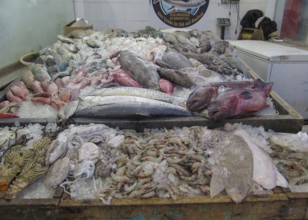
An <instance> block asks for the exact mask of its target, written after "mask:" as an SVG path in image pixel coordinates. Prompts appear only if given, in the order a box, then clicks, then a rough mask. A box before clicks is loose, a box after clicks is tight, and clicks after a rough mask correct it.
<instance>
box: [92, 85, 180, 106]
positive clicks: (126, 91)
mask: <svg viewBox="0 0 308 220" xmlns="http://www.w3.org/2000/svg"><path fill="white" fill-rule="evenodd" d="M116 95H125V96H138V97H143V98H148V99H154V100H157V101H163V102H168V103H172V104H175V105H180V106H185V101H186V99H185V98H182V97H178V96H173V95H169V94H167V93H164V92H160V91H156V90H152V89H145V88H135V87H114V88H101V89H97V90H95V91H94V92H93V93H90V94H88V96H116Z"/></svg>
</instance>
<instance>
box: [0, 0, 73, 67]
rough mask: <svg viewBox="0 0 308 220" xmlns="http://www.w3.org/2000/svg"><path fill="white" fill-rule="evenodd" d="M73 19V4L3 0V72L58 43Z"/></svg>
mask: <svg viewBox="0 0 308 220" xmlns="http://www.w3.org/2000/svg"><path fill="white" fill-rule="evenodd" d="M72 19H74V6H73V0H44V1H41V0H14V1H12V0H0V68H2V67H5V66H8V65H10V64H12V63H15V62H17V61H18V60H19V58H20V56H22V55H23V54H24V53H27V52H30V51H37V50H40V49H42V48H44V47H46V46H48V45H51V44H52V43H54V42H55V41H56V39H57V35H58V34H59V33H62V32H63V27H64V25H65V24H66V23H67V22H69V21H71V20H72Z"/></svg>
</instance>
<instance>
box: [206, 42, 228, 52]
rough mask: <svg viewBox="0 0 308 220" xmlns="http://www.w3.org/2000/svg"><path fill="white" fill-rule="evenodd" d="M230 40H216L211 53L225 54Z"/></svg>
mask: <svg viewBox="0 0 308 220" xmlns="http://www.w3.org/2000/svg"><path fill="white" fill-rule="evenodd" d="M228 46H229V42H228V41H225V40H220V41H216V42H215V43H214V45H213V46H212V48H211V50H210V51H209V53H212V54H214V55H216V56H220V55H221V54H224V53H225V51H226V48H228Z"/></svg>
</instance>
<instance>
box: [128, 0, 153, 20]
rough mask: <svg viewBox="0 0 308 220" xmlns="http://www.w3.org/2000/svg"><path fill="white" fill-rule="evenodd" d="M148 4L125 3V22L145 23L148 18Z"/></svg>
mask: <svg viewBox="0 0 308 220" xmlns="http://www.w3.org/2000/svg"><path fill="white" fill-rule="evenodd" d="M149 9H150V6H149V4H148V3H147V2H146V3H125V9H124V14H125V20H126V21H145V20H148V17H149Z"/></svg>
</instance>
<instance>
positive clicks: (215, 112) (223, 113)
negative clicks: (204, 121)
mask: <svg viewBox="0 0 308 220" xmlns="http://www.w3.org/2000/svg"><path fill="white" fill-rule="evenodd" d="M228 111H229V109H228V108H227V107H226V106H222V107H212V108H210V109H209V116H210V118H212V119H213V120H221V119H225V118H226V117H227V115H228V114H227V113H228Z"/></svg>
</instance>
